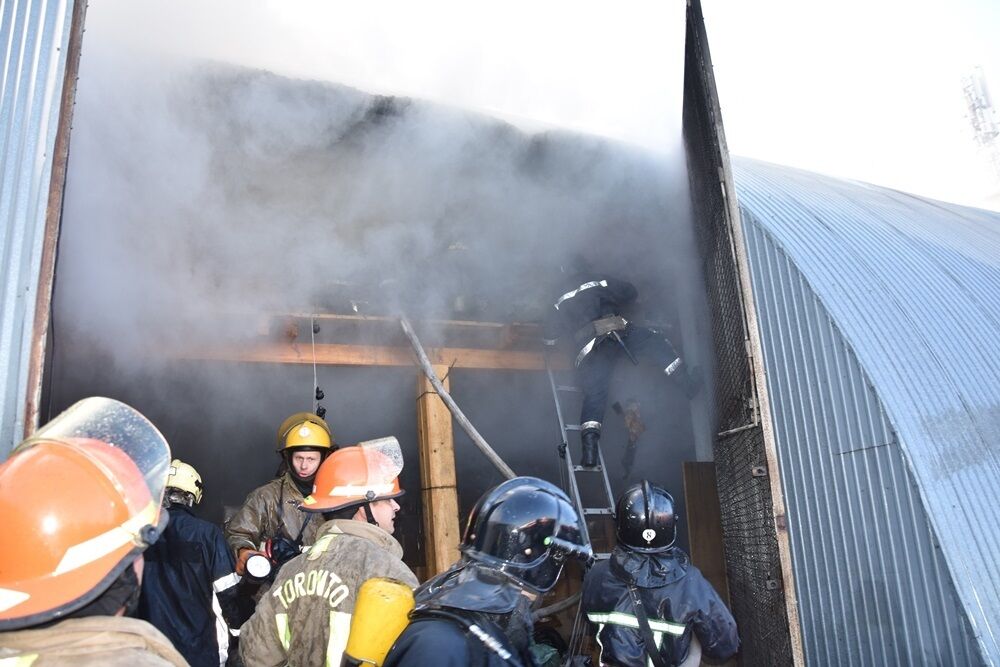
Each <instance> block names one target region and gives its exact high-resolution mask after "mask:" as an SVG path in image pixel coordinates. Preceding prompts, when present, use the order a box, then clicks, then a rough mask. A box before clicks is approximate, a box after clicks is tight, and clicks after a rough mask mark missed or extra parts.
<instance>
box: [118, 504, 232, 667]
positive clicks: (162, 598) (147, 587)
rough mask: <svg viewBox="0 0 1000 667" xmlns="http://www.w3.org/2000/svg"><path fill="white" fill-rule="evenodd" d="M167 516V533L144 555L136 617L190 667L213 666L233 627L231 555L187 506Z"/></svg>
mask: <svg viewBox="0 0 1000 667" xmlns="http://www.w3.org/2000/svg"><path fill="white" fill-rule="evenodd" d="M169 512H170V522H169V523H168V524H167V529H166V530H165V531H164V533H163V535H161V536H160V539H158V540H157V541H156V543H155V544H153V546H151V547H149V548H148V549H147V550H146V552H145V554H144V555H145V560H146V564H145V568H144V570H143V574H142V596H141V597H140V598H139V613H138V616H139V617H140V618H143V619H145V620H147V621H149V622H150V623H152V624H153V625H154V626H156V628H157V629H159V630H160V632H162V633H163V634H164V635H166V636H167V638H168V639H170V641H171V642H173V644H174V646H175V647H176V648H177V650H178V651H180V653H181V654H182V655H183V656H184V658H185V659H186V660H187V661H188V662H189V663H191V665H192V666H193V667H200V666H201V665H206V666H207V665H219V664H220V661H225V656H226V653H227V652H228V650H229V632H228V627H238V619H237V613H238V612H237V610H236V604H235V603H236V584H237V582H238V581H239V578H238V577H237V576H236V574H235V570H236V565H235V563H234V562H233V555H232V552H231V551H230V550H229V546H228V545H227V544H226V540H225V538H224V537H223V535H222V529H221V528H219V527H218V526H216V525H215V524H212V523H209V522H208V521H205V520H203V519H199V518H197V517H195V516H194V515H193V514H192V513H191V510H189V509H188V508H187V507H183V506H179V505H175V506H173V507H171V508H170V509H169ZM214 608H215V609H218V610H219V613H221V615H222V620H224V621H225V623H226V625H225V626H223V625H221V624H220V622H219V621H220V617H219V615H218V613H217V612H216V611H215V610H214ZM227 626H228V627H227ZM220 644H221V646H220ZM220 648H221V652H220Z"/></svg>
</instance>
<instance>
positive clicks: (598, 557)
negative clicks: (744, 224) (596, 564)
mask: <svg viewBox="0 0 1000 667" xmlns="http://www.w3.org/2000/svg"><path fill="white" fill-rule="evenodd" d="M594 558H595V559H596V560H607V559H609V558H611V553H610V552H608V553H605V552H603V551H602V552H600V553H595V554H594Z"/></svg>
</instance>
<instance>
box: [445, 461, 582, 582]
mask: <svg viewBox="0 0 1000 667" xmlns="http://www.w3.org/2000/svg"><path fill="white" fill-rule="evenodd" d="M461 550H462V553H463V554H465V556H466V557H467V558H470V559H472V560H474V561H476V562H479V563H482V564H483V565H485V566H487V567H489V568H491V569H494V570H497V571H499V572H502V573H504V574H505V575H507V576H508V577H510V578H511V579H513V580H515V581H516V582H518V583H519V584H522V585H524V586H526V587H527V588H530V589H532V590H533V591H535V592H538V593H544V592H546V591H548V590H550V589H551V588H552V587H553V586H555V584H556V581H557V580H558V579H559V574H560V573H561V572H562V566H563V562H564V561H565V559H566V557H567V556H573V557H576V558H581V559H585V560H586V559H590V558H591V556H592V554H591V550H590V545H589V544H585V543H584V541H583V537H582V536H581V531H580V519H579V517H578V516H577V513H576V510H575V509H573V504H572V503H571V502H570V500H569V497H568V496H567V495H566V494H565V493H564V492H563V491H562V490H561V489H560V488H559V487H557V486H555V485H553V484H550V483H549V482H546V481H544V480H541V479H538V478H536V477H515V478H514V479H510V480H507V481H506V482H504V483H503V484H500V485H499V486H497V487H496V488H494V489H492V490H490V491H487V492H486V493H485V494H483V497H482V498H480V499H479V502H477V503H476V506H475V507H474V508H472V513H471V514H470V515H469V523H468V525H467V526H466V527H465V534H464V535H463V537H462V547H461Z"/></svg>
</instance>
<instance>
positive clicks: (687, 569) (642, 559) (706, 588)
mask: <svg viewBox="0 0 1000 667" xmlns="http://www.w3.org/2000/svg"><path fill="white" fill-rule="evenodd" d="M630 583H631V584H633V585H635V586H636V588H637V589H638V591H639V597H640V598H641V599H642V602H643V609H644V610H645V612H646V615H647V616H648V619H649V626H650V630H651V631H652V633H653V640H654V641H655V642H656V645H657V648H658V649H659V651H660V655H661V656H662V657H663V659H664V660H665V661H666V663H667V664H668V665H677V664H679V663H680V662H681V661H682V660H683V659H684V657H685V656H686V655H687V653H688V649H689V647H690V644H691V636H692V633H694V635H696V636H697V637H698V641H699V642H701V647H702V652H703V653H704V654H705V655H706V656H708V657H710V658H713V659H725V658H728V657H730V656H732V655H733V654H734V653H736V650H737V649H738V648H739V637H738V636H737V634H736V621H734V620H733V616H732V614H730V613H729V610H728V609H727V608H726V605H725V603H724V602H723V601H722V599H721V598H720V597H719V595H718V593H716V592H715V589H714V588H712V585H711V584H710V583H708V581H707V580H706V579H705V577H704V576H702V574H701V571H699V570H698V568H697V567H695V566H694V565H691V564H690V562H689V561H688V557H687V554H685V553H684V552H683V551H681V550H680V549H671V550H669V551H667V552H665V553H660V554H640V553H636V552H633V551H630V550H628V549H625V548H623V547H620V546H619V547H616V548H615V550H614V552H613V553H612V555H611V558H610V559H609V560H606V561H601V562H599V563H597V564H596V565H595V566H594V567H593V568H591V570H590V571H589V572H588V573H587V577H586V579H585V580H584V584H583V601H582V604H583V611H584V613H585V614H586V615H587V618H588V620H590V621H591V622H592V623H594V624H595V625H596V626H597V642H598V644H599V645H600V647H601V661H602V662H604V663H607V664H609V665H623V666H625V667H640V666H642V665H648V664H652V663H651V662H650V661H649V659H648V657H647V656H646V652H645V645H644V642H643V640H642V633H641V631H640V630H639V621H638V618H637V617H636V614H635V607H634V606H633V604H632V597H631V595H630V594H629V584H630Z"/></svg>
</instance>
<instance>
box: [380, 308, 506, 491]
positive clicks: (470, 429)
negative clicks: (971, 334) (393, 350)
mask: <svg viewBox="0 0 1000 667" xmlns="http://www.w3.org/2000/svg"><path fill="white" fill-rule="evenodd" d="M399 325H400V326H401V327H402V328H403V333H404V334H406V337H407V338H408V339H409V340H410V345H412V346H413V351H414V352H416V353H417V362H418V363H419V365H420V368H421V369H422V370H423V371H424V375H426V376H427V379H428V380H430V383H431V384H432V385H433V386H434V391H436V392H437V394H438V396H440V397H441V400H442V401H444V404H445V405H447V406H448V409H449V410H450V411H451V414H452V416H453V417H454V418H455V421H457V422H458V424H459V426H461V427H462V430H463V431H465V432H466V433H467V434H468V436H469V437H470V438H472V442H473V444H475V445H476V447H479V449H480V451H482V452H483V454H484V455H485V456H486V458H487V459H489V460H490V463H492V464H493V465H494V466H496V469H497V470H499V471H500V474H501V475H503V476H504V477H506V478H507V479H513V478H514V477H517V475H516V474H515V473H514V471H513V470H511V469H510V466H508V465H507V464H506V463H504V461H503V459H501V458H500V456H499V455H498V454H497V453H496V452H495V451H494V450H493V448H492V447H490V446H489V444H488V443H487V442H486V439H485V438H483V436H481V435H480V434H479V431H477V430H476V427H475V426H473V425H472V422H470V421H469V419H468V418H467V417H466V416H465V414H464V413H463V412H462V409H461V408H459V407H458V404H457V403H455V400H454V399H453V398H452V397H451V395H450V394H449V393H448V392H447V391H446V390H445V388H444V385H443V384H441V380H440V379H438V376H437V373H435V372H434V367H433V366H431V361H430V359H428V358H427V353H426V352H424V346H423V345H421V344H420V339H418V338H417V334H415V333H414V332H413V327H412V326H410V321H409V320H408V319H406V317H405V316H401V317H400V318H399Z"/></svg>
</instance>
